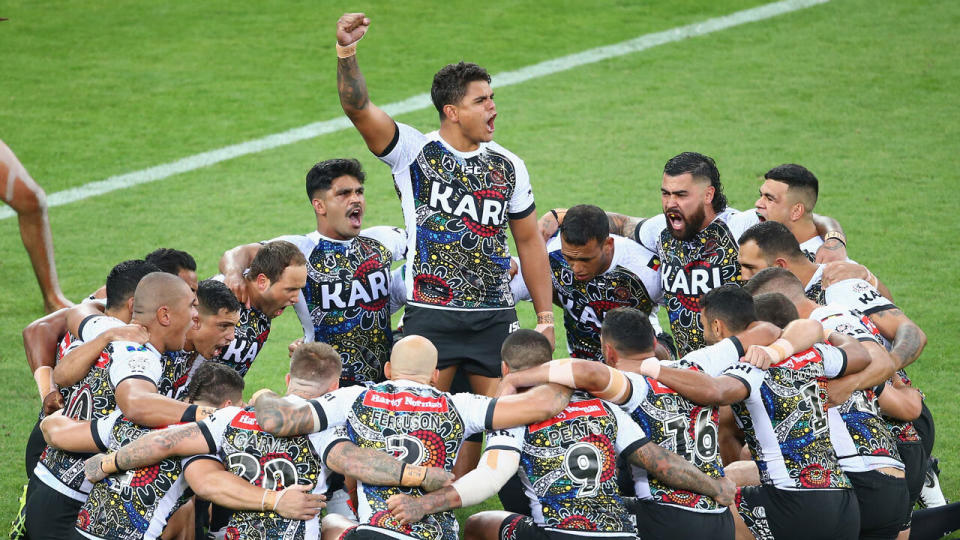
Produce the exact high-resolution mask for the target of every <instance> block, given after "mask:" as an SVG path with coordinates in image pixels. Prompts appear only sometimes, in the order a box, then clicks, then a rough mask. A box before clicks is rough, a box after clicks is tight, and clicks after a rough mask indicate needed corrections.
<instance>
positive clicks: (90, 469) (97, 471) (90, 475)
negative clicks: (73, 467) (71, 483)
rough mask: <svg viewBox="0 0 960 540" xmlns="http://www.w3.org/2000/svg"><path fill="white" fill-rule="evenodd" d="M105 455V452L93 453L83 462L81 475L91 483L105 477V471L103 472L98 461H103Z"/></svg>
mask: <svg viewBox="0 0 960 540" xmlns="http://www.w3.org/2000/svg"><path fill="white" fill-rule="evenodd" d="M105 457H107V455H106V454H95V455H93V456H91V457H89V458H87V461H85V462H84V464H83V475H84V476H85V477H86V478H87V480H88V481H90V482H91V483H96V482H99V481H101V480H103V479H104V478H106V477H107V473H105V472H103V468H102V467H100V462H101V461H103V458H105Z"/></svg>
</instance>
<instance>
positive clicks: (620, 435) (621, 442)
mask: <svg viewBox="0 0 960 540" xmlns="http://www.w3.org/2000/svg"><path fill="white" fill-rule="evenodd" d="M610 411H611V412H612V413H613V416H614V418H616V420H617V440H616V441H615V443H614V448H616V449H617V453H618V454H619V455H620V456H622V457H623V458H626V457H627V456H629V455H630V454H632V453H634V452H636V451H637V448H640V447H641V446H643V445H645V444H647V443H648V442H650V437H648V436H647V434H646V433H644V432H643V428H641V427H640V424H638V423H636V422H634V421H633V418H630V417H629V416H628V415H627V413H625V412H623V411H622V410H620V408H619V407H617V406H611V407H610Z"/></svg>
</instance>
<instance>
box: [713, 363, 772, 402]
mask: <svg viewBox="0 0 960 540" xmlns="http://www.w3.org/2000/svg"><path fill="white" fill-rule="evenodd" d="M723 375H726V376H728V377H733V378H734V379H737V380H738V381H740V382H742V383H743V385H744V386H746V387H747V396H748V397H749V396H750V395H751V394H753V393H754V392H757V391H759V390H760V385H762V384H763V377H764V373H763V370H761V369H759V368H755V367H753V366H751V365H750V364H747V363H745V362H738V363H737V364H736V365H734V366H730V367H728V368H727V369H725V370H723Z"/></svg>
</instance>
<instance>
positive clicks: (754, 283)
mask: <svg viewBox="0 0 960 540" xmlns="http://www.w3.org/2000/svg"><path fill="white" fill-rule="evenodd" d="M743 289H744V290H745V291H747V292H748V293H750V294H751V295H753V296H758V295H760V294H763V293H770V292H775V293H780V294H782V295H784V296H786V297H787V298H790V299H794V298H797V295H798V294H799V295H800V296H803V283H802V282H801V281H800V278H798V277H797V276H795V275H793V273H791V272H790V271H789V270H787V269H786V268H780V267H779V266H771V267H770V268H764V269H763V270H761V271H759V272H757V273H756V274H754V275H753V277H752V278H750V281H748V282H747V283H746V284H745V285H744V286H743Z"/></svg>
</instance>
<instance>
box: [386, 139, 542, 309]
mask: <svg viewBox="0 0 960 540" xmlns="http://www.w3.org/2000/svg"><path fill="white" fill-rule="evenodd" d="M380 159H381V160H383V162H384V163H386V164H387V165H389V166H390V169H391V171H392V173H393V178H394V184H395V186H396V189H397V194H398V195H399V197H400V206H401V208H402V209H403V217H404V223H405V226H406V230H407V234H408V235H409V239H408V242H409V250H408V264H409V265H410V270H411V271H410V272H408V274H407V283H406V288H407V301H408V302H409V303H412V304H415V305H420V306H425V307H434V308H448V309H461V310H472V309H484V310H489V309H508V308H511V307H513V304H514V299H513V296H512V295H511V294H510V285H509V279H508V277H507V271H508V270H509V268H510V248H509V245H508V243H507V235H506V228H507V220H508V219H521V218H524V217H526V216H528V215H530V213H531V212H533V211H534V209H535V208H534V202H533V189H532V188H531V186H530V178H529V176H528V174H527V168H526V165H524V163H523V161H522V160H521V159H520V158H518V157H517V156H516V155H514V154H513V153H511V152H510V151H508V150H507V149H505V148H503V147H502V146H500V145H499V144H497V143H495V142H486V143H480V147H479V148H478V149H477V150H475V151H473V152H459V151H457V150H455V149H453V148H451V147H450V146H449V145H447V144H446V143H445V142H444V141H443V139H441V137H440V134H439V133H438V132H436V131H434V132H432V133H429V134H427V135H424V134H422V133H420V132H419V131H417V130H416V129H414V128H412V127H410V126H408V125H405V124H399V123H398V124H397V134H396V137H395V139H394V141H393V142H392V143H391V144H390V146H388V147H387V149H386V150H385V151H384V154H383V155H381V156H380Z"/></svg>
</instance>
